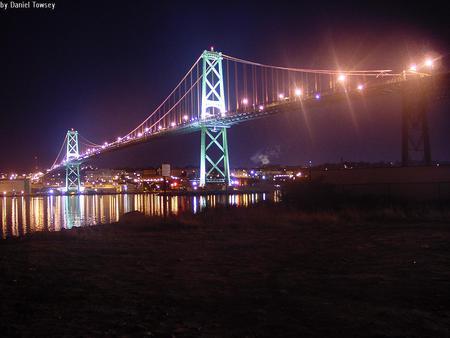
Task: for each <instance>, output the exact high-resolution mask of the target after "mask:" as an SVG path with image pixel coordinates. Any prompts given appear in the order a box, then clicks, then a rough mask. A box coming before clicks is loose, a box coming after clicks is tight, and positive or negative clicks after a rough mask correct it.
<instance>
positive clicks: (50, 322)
mask: <svg viewBox="0 0 450 338" xmlns="http://www.w3.org/2000/svg"><path fill="white" fill-rule="evenodd" d="M446 220H448V218H446V216H445V215H443V214H442V213H438V214H433V213H431V214H429V215H427V216H405V215H404V214H403V213H402V212H395V211H392V210H381V211H379V212H377V213H376V214H375V215H371V216H370V217H368V216H367V215H364V216H361V215H360V213H358V212H354V211H353V212H340V213H323V212H322V213H320V214H305V213H300V212H294V211H289V212H287V211H283V209H282V208H281V207H273V206H263V207H255V208H251V209H239V210H237V209H220V210H210V211H207V212H205V213H204V214H202V215H198V216H192V215H184V216H182V217H180V218H179V219H177V220H168V221H167V222H166V224H161V221H160V220H156V219H149V220H146V221H142V220H140V219H139V217H137V216H136V217H135V215H134V216H133V215H128V216H127V217H126V218H125V220H124V221H122V223H121V224H120V223H119V224H112V225H107V226H97V227H91V228H84V229H74V230H70V231H63V232H60V233H45V234H34V235H32V236H29V237H27V238H22V239H18V240H6V241H2V242H0V273H1V275H0V276H1V278H0V291H1V292H0V297H1V301H0V336H2V337H7V336H45V337H62V336H154V337H197V336H204V337H221V336H226V337H229V336H230V337H300V336H305V337H449V336H450V329H449V328H450V221H446Z"/></svg>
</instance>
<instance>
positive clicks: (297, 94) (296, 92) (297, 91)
mask: <svg viewBox="0 0 450 338" xmlns="http://www.w3.org/2000/svg"><path fill="white" fill-rule="evenodd" d="M302 94H303V92H302V90H301V89H300V88H296V89H295V96H302Z"/></svg>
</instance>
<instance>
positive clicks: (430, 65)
mask: <svg viewBox="0 0 450 338" xmlns="http://www.w3.org/2000/svg"><path fill="white" fill-rule="evenodd" d="M425 66H427V67H428V68H433V60H432V59H426V60H425Z"/></svg>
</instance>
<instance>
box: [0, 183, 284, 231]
mask: <svg viewBox="0 0 450 338" xmlns="http://www.w3.org/2000/svg"><path fill="white" fill-rule="evenodd" d="M278 196H279V195H278V193H277V192H275V193H253V194H235V195H205V196H169V197H166V198H164V197H163V196H158V195H155V194H132V195H128V194H124V195H80V196H40V197H3V198H0V214H1V222H0V233H1V236H2V238H6V237H11V236H13V237H17V236H23V235H25V234H27V233H31V232H36V231H59V230H61V229H70V228H72V227H80V226H88V225H94V224H100V223H111V222H117V221H118V220H119V217H120V215H122V214H124V213H127V212H130V211H134V210H137V211H140V212H142V213H144V214H146V215H149V216H163V215H164V213H170V214H174V215H177V214H178V213H179V212H184V211H191V212H194V213H197V212H199V211H201V210H202V209H204V208H205V207H215V206H218V205H236V206H243V207H245V206H248V205H251V204H255V203H258V202H260V201H264V200H273V201H275V202H276V201H277V199H278ZM164 199H165V203H164Z"/></svg>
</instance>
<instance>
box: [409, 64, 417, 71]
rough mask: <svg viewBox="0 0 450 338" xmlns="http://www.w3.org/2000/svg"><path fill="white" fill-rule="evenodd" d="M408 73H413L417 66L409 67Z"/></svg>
mask: <svg viewBox="0 0 450 338" xmlns="http://www.w3.org/2000/svg"><path fill="white" fill-rule="evenodd" d="M409 71H410V72H415V71H417V65H415V64H412V65H411V66H409Z"/></svg>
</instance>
